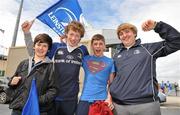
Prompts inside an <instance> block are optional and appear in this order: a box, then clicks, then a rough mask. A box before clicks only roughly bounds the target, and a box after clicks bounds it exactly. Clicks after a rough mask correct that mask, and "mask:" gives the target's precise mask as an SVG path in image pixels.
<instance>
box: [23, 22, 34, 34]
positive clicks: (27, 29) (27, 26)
mask: <svg viewBox="0 0 180 115" xmlns="http://www.w3.org/2000/svg"><path fill="white" fill-rule="evenodd" d="M33 23H34V20H32V21H30V22H29V21H25V22H24V23H22V25H21V28H22V30H23V32H24V33H28V32H30V29H31V26H32V25H33Z"/></svg>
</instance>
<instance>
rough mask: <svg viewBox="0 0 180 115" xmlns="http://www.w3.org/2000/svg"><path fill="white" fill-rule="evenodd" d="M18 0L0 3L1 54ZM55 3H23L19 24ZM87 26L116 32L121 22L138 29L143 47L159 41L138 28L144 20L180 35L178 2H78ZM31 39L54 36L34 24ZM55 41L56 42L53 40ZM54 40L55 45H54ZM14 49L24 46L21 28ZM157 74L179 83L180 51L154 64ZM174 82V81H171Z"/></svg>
mask: <svg viewBox="0 0 180 115" xmlns="http://www.w3.org/2000/svg"><path fill="white" fill-rule="evenodd" d="M20 1H21V0H3V1H2V0H1V2H0V16H1V18H0V29H3V30H5V32H4V34H2V33H0V53H2V52H6V50H4V49H3V50H2V47H6V48H9V47H10V46H11V42H12V37H13V32H14V27H15V22H16V17H17V12H18V9H19V5H20ZM57 1H58V0H24V4H23V10H22V14H21V21H20V25H21V24H22V22H24V21H25V20H33V19H35V17H36V16H37V15H38V14H40V13H41V12H42V11H44V10H45V9H47V8H48V7H49V6H51V5H53V4H54V3H56V2H57ZM78 1H79V4H80V6H81V8H82V12H83V15H84V17H85V19H86V20H87V22H88V23H89V24H90V25H91V26H92V27H93V28H95V29H116V28H117V26H118V25H119V24H121V23H122V22H130V23H132V24H134V25H135V26H137V28H138V38H141V40H142V42H143V43H146V42H156V41H161V38H160V37H159V35H158V34H156V33H154V31H150V32H143V31H142V30H141V24H142V22H143V21H145V20H147V19H153V20H156V21H164V22H166V23H168V24H170V25H172V26H173V27H175V28H176V29H177V30H179V31H180V21H179V20H180V17H179V16H178V15H179V11H180V7H179V6H180V1H179V0H78ZM31 32H32V35H33V36H35V35H37V34H38V33H42V32H46V33H48V34H49V35H51V36H52V37H53V38H58V36H57V35H56V33H54V32H53V31H52V30H51V29H49V28H48V27H47V26H46V25H44V24H42V23H41V22H40V21H38V20H36V21H35V23H34V24H33V26H32V28H31ZM56 40H57V39H56ZM56 40H55V41H56ZM16 46H24V38H23V33H22V31H21V28H20V27H19V30H18V37H17V42H16ZM157 72H158V75H157V76H160V79H159V80H161V79H163V78H164V77H165V78H166V77H168V78H169V80H170V81H173V82H174V78H175V77H176V78H178V79H180V75H178V73H179V72H180V51H178V52H176V53H174V54H171V55H169V56H167V57H165V58H160V59H158V60H157ZM171 79H173V80H171Z"/></svg>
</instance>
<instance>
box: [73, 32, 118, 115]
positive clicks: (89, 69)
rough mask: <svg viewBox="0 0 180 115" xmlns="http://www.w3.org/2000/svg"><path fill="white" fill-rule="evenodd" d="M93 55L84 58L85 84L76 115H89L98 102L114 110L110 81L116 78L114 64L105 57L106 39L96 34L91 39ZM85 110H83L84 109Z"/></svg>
mask: <svg viewBox="0 0 180 115" xmlns="http://www.w3.org/2000/svg"><path fill="white" fill-rule="evenodd" d="M91 48H92V51H93V55H88V56H85V57H84V58H83V65H82V66H83V69H84V72H85V76H84V84H83V90H82V94H81V96H80V101H79V104H78V108H77V113H76V115H88V112H89V107H90V105H91V104H93V103H94V102H96V101H105V102H107V103H108V106H109V107H110V109H113V105H112V100H111V96H110V94H109V88H108V81H109V79H110V78H113V77H114V72H115V68H114V62H113V60H112V59H111V58H108V57H106V56H104V54H103V52H104V50H105V39H104V36H102V35H101V34H95V35H94V36H93V37H92V39H91ZM82 108H83V109H82Z"/></svg>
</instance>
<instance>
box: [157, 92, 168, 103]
mask: <svg viewBox="0 0 180 115" xmlns="http://www.w3.org/2000/svg"><path fill="white" fill-rule="evenodd" d="M158 98H159V102H160V103H163V102H166V94H164V93H163V92H162V91H159V93H158Z"/></svg>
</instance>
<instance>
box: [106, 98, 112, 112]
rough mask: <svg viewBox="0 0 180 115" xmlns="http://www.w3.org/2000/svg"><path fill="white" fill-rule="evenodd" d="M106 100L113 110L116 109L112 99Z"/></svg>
mask: <svg viewBox="0 0 180 115" xmlns="http://www.w3.org/2000/svg"><path fill="white" fill-rule="evenodd" d="M105 102H107V103H108V107H109V108H110V109H111V110H113V109H114V105H113V103H112V99H106V100H105Z"/></svg>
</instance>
